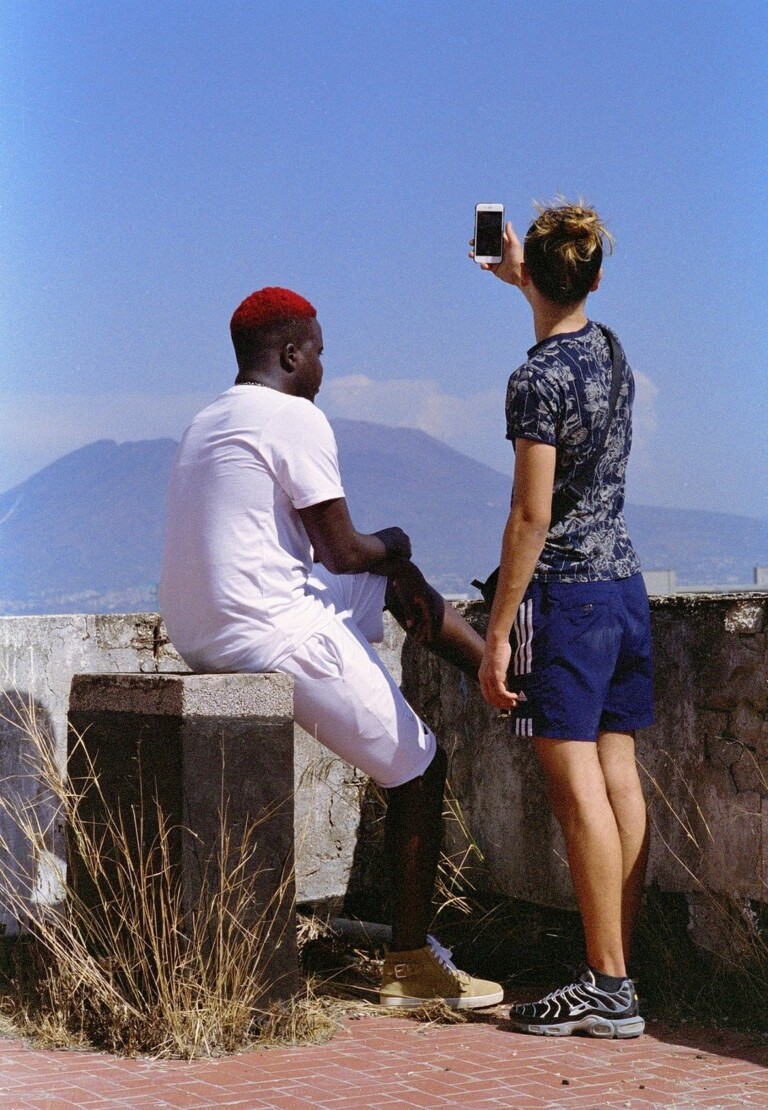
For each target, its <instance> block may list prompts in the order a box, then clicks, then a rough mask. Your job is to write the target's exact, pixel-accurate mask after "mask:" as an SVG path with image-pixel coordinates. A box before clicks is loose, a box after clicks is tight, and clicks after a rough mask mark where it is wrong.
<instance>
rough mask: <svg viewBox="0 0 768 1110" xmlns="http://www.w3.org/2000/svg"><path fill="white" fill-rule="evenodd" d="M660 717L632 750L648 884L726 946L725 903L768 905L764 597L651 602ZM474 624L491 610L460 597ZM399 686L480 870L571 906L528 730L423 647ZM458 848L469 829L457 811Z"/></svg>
mask: <svg viewBox="0 0 768 1110" xmlns="http://www.w3.org/2000/svg"><path fill="white" fill-rule="evenodd" d="M651 608H652V621H653V638H654V651H655V670H656V724H655V725H654V726H653V727H652V728H649V729H646V730H644V731H643V732H642V733H641V734H639V736H638V742H637V753H638V759H639V762H640V765H641V768H642V775H643V779H644V783H645V793H646V797H647V799H648V803H649V809H650V814H651V825H652V842H651V856H650V862H649V869H648V883H649V884H655V885H656V886H657V887H658V888H659V889H660V890H661V891H664V892H671V893H682V894H684V895H686V897H687V899H688V902H689V906H690V908H691V924H692V932H693V936H694V939H695V940H697V941H698V942H699V943H701V944H703V945H704V946H708V947H715V948H722V947H723V946H724V945H725V944H727V943H728V937H727V934H728V930H729V929H730V922H731V919H732V915H733V913H737V914H741V915H742V916H744V917H746V918H747V919H748V918H749V916H750V914H752V915H754V914H755V912H756V910H757V909H759V907H758V906H756V903H760V904H761V905H764V904H765V903H768V635H767V634H768V597H766V595H765V594H752V595H744V594H739V595H731V596H727V595H679V596H672V597H664V598H654V599H653V601H652V605H651ZM466 612H467V616H468V617H469V619H470V620H471V621H472V622H473V623H475V624H476V625H477V627H478V628H479V629H480V630H482V628H483V626H484V622H485V619H486V615H485V609H484V607H483V606H482V605H479V604H470V605H468V606H466ZM403 670H404V675H405V683H404V688H405V689H406V691H407V693H408V696H409V697H410V698H411V699H412V700H413V702H414V703H418V705H419V707H420V709H421V711H422V712H423V714H425V715H426V717H427V720H428V721H429V723H430V724H431V725H432V727H434V728H436V730H437V732H438V735H439V736H440V738H441V740H442V742H443V743H444V745H445V746H446V748H447V750H448V752H449V755H450V767H451V769H450V777H451V782H452V785H453V790H454V791H455V794H456V797H457V800H458V803H459V805H460V806H461V809H462V812H463V816H464V818H465V819H466V822H467V827H468V830H469V834H470V837H471V839H473V840H474V841H475V842H476V844H477V846H478V848H479V849H480V852H481V853H482V856H483V858H484V865H483V868H482V869H481V879H482V877H483V876H484V879H485V881H486V882H487V883H488V884H489V885H490V886H492V887H493V888H495V889H497V890H500V891H501V892H503V893H504V894H506V895H508V896H510V897H514V898H520V899H525V900H528V901H531V902H536V903H539V904H543V905H551V906H558V907H563V908H570V907H573V906H574V901H573V895H572V891H571V885H570V880H569V876H568V867H567V863H566V859H565V850H564V845H563V842H562V838H561V835H560V831H559V829H558V827H557V825H556V822H555V821H554V819H553V818H552V816H551V814H550V812H549V807H548V805H547V802H546V798H545V794H544V783H543V778H542V774H541V771H540V770H539V767H538V765H537V762H536V759H535V757H534V755H533V753H532V751H531V747H530V745H529V744H528V743H527V742H525V741H524V740H519V739H516V738H515V737H514V736H513V735H512V733H511V730H510V726H509V722H508V721H507V720H504V719H503V718H500V717H499V715H498V713H497V712H496V711H495V710H492V709H490V708H489V707H488V706H487V705H486V704H485V702H484V701H483V699H482V697H481V696H480V693H479V689H478V687H477V685H476V684H474V683H471V682H467V681H466V680H465V679H462V678H458V677H457V675H456V672H455V671H453V670H452V669H451V668H449V667H448V666H446V665H445V664H440V663H438V662H437V661H435V660H434V659H433V658H431V657H429V656H428V655H427V654H426V653H425V652H424V651H422V650H421V649H419V648H417V647H413V646H411V645H407V646H406V649H405V652H404V656H403ZM449 828H450V830H452V840H453V844H452V847H453V849H454V850H455V851H456V852H457V853H458V854H461V852H462V851H463V850H464V849H465V848H466V845H467V838H466V836H465V835H464V834H463V833H462V832H461V830H460V828H459V825H458V823H456V822H451V823H450V825H449Z"/></svg>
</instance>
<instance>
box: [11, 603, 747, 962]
mask: <svg viewBox="0 0 768 1110" xmlns="http://www.w3.org/2000/svg"><path fill="white" fill-rule="evenodd" d="M462 608H463V609H465V611H466V612H467V615H468V617H469V618H470V620H471V621H473V622H474V623H476V624H477V625H478V627H480V628H482V625H483V623H484V620H485V610H484V607H483V606H482V604H480V603H469V604H464V605H463V606H462ZM652 618H653V631H654V643H655V653H656V679H657V681H656V685H657V723H656V725H654V726H653V728H650V729H647V730H645V731H644V733H643V734H642V735H641V736H640V737H639V738H638V757H639V760H640V763H641V765H642V768H643V773H644V777H645V783H646V795H647V798H648V801H649V806H650V811H651V818H652V824H653V840H652V850H651V861H650V867H649V876H648V879H649V883H653V884H656V885H657V886H658V887H659V889H661V890H662V891H669V892H675V893H682V894H684V895H685V896H686V897H687V898H688V902H689V905H690V906H691V916H692V926H693V934H694V937H695V939H697V940H698V941H699V942H700V943H702V944H706V945H711V946H717V947H720V946H721V944H722V943H727V939H725V940H724V938H727V929H728V927H729V921H730V918H731V916H732V914H733V913H738V914H741V915H742V916H747V917H748V916H749V914H750V913H754V912H755V908H756V904H757V903H760V904H765V903H767V902H768V860H767V859H766V854H767V852H768V595H766V594H758V593H755V594H752V595H744V594H740V595H732V596H727V595H712V596H704V595H680V596H671V597H664V598H657V599H654V601H653V602H652ZM386 629H387V633H386V634H387V639H386V641H385V643H384V644H383V645H381V646H380V654H381V655H382V657H383V659H384V661H385V663H386V664H387V666H389V668H390V669H391V670H392V672H393V673H394V674H395V676H396V678H398V680H400V677H401V674H400V663H401V646H402V634H401V633H400V630H399V629H398V628H397V626H395V625H394V624H393V623H392V622H390V621H388V622H387V624H386ZM0 658H1V659H2V662H0V667H4V669H3V671H2V674H3V676H4V677H3V685H4V687H5V689H6V690H11V691H16V694H14V695H13V696H18V697H21V698H25V699H31V700H32V702H33V704H34V706H35V707H36V710H37V712H38V713H39V714H40V717H41V719H42V720H43V721H44V722H45V723H47V724H48V725H49V727H50V729H51V732H52V735H53V737H54V741H55V744H56V747H57V751H59V752H60V753H61V758H62V759H63V758H64V752H65V751H66V704H67V697H68V694H69V685H70V681H71V676H72V674H74V673H78V672H79V673H94V672H103V671H114V672H131V671H143V672H151V671H161V672H162V671H173V670H178V669H179V668H180V661H179V659H178V657H177V656H176V654H175V653H174V651H173V649H172V648H171V647H170V645H169V644H168V642H167V640H166V638H165V635H164V631H163V627H162V624H161V622H160V621H159V618H157V617H156V616H155V615H152V614H134V615H130V616H102V617H94V616H89V617H78V616H66V617H6V618H1V619H0ZM402 680H403V685H404V689H405V690H406V693H407V695H408V696H409V698H410V699H411V700H412V702H413V704H414V705H416V706H417V707H418V708H419V709H420V711H421V712H422V714H423V716H424V717H425V719H426V720H427V721H428V723H429V724H430V725H431V726H432V727H433V728H434V729H435V731H436V732H437V734H438V737H439V738H440V740H441V741H442V743H443V744H444V745H445V747H446V749H447V750H448V752H449V755H450V760H451V780H452V785H453V790H454V792H455V795H456V798H457V801H458V804H459V806H460V807H461V811H462V815H463V817H464V819H465V821H466V824H467V830H468V833H469V835H470V836H471V838H472V839H473V840H474V841H475V842H476V844H477V846H478V848H479V849H480V851H481V852H482V855H483V859H484V862H483V865H482V869H481V872H480V875H479V878H480V879H481V880H482V881H485V882H487V883H488V884H489V885H492V886H493V887H495V888H497V889H499V890H501V891H502V892H504V893H506V894H507V895H509V896H511V897H514V898H521V899H525V900H528V901H531V902H537V903H539V904H543V905H552V906H564V907H565V906H572V905H573V898H572V893H571V885H570V879H569V876H568V868H567V865H566V862H565V853H564V849H563V845H562V841H561V838H560V833H559V830H558V828H557V826H556V823H555V821H554V820H553V818H552V817H551V816H550V813H549V807H548V806H547V803H546V799H545V797H544V789H543V780H542V776H541V773H540V771H539V768H538V765H537V764H536V761H535V758H534V757H533V755H532V752H531V750H530V746H529V745H528V744H526V743H525V741H521V740H515V739H514V737H512V736H511V735H510V729H509V723H508V722H507V721H505V720H504V719H501V718H499V716H498V714H497V713H496V711H494V710H491V709H489V708H488V706H486V704H485V703H484V702H483V700H482V698H481V697H480V693H479V689H478V687H477V684H476V683H474V682H472V681H470V680H467V679H466V678H464V677H463V676H461V675H460V674H459V673H458V672H457V671H456V670H455V669H454V668H452V667H450V666H449V665H447V664H442V663H438V662H437V661H436V660H435V659H433V658H432V657H431V656H429V655H428V654H427V653H426V652H424V651H423V650H421V649H419V648H417V647H415V646H412V645H406V647H405V650H404V651H403V653H402ZM6 715H7V714H6ZM24 750H25V745H24V739H23V737H22V736H21V734H20V733H19V731H18V729H16V728H14V727H13V725H12V724H10V723H9V722H8V721H5V722H3V721H0V775H1V776H2V778H3V781H4V782H8V781H9V780H10V779H11V778H12V779H13V780H14V781H15V783H16V787H15V788H16V789H20V790H21V791H22V793H24V795H25V797H27V798H28V799H34V797H35V791H36V789H37V786H36V783H35V781H34V776H33V775H32V776H30V774H29V769H28V767H26V765H25V763H24ZM295 765H296V799H297V805H296V818H295V821H296V826H295V827H296V856H297V895H298V898H299V900H300V901H312V902H322V901H333V900H335V899H339V898H341V897H342V896H343V895H344V893H345V891H346V889H347V886H348V884H349V876H350V869H351V867H352V864H353V856H356V861H357V862H359V861H361V860H362V861H363V862H362V866H364V860H365V850H364V845H361V844H359V843H358V839H363V838H362V837H361V838H358V828H359V826H360V802H361V798H362V797H363V792H364V788H365V781H364V779H363V778H362V777H361V776H360V775H359V774H358V773H357V772H356V771H355V770H354V769H353V768H351V767H349V765H347V764H345V763H343V762H342V761H341V760H339V759H336V758H334V757H332V756H330V755H329V754H328V753H327V752H326V751H325V749H323V748H321V747H320V746H319V745H318V744H317V743H316V741H314V740H313V739H312V738H311V737H309V736H307V735H306V734H304V733H301V732H300V730H297V734H296V759H295ZM19 784H20V785H19ZM40 804H41V805H42V804H44V802H43V800H42V799H41V801H40ZM0 831H2V832H4V833H5V835H6V837H7V838H10V841H11V844H12V847H13V849H14V850H15V851H17V852H19V853H23V852H24V845H23V843H22V842H21V841H19V840H18V839H17V840H16V841H14V840H13V830H12V829H10V830H6V829H4V828H3V829H2V830H0ZM366 835H368V833H367V832H366ZM449 837H450V840H451V844H452V847H453V848H454V849H455V850H456V851H457V852H463V851H464V849H465V848H466V843H467V840H466V835H465V834H464V833H461V832H460V830H459V824H458V823H456V822H450V823H449ZM60 843H61V840H60V837H59V835H58V833H57V834H56V835H55V836H53V837H52V845H51V850H52V851H53V852H58V851H59V846H60ZM36 867H37V872H36V873H37V875H38V879H37V885H38V896H39V897H41V898H44V897H45V889H46V877H45V860H42V861H36ZM758 908H759V907H758Z"/></svg>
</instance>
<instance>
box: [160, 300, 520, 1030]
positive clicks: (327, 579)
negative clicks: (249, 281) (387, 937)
mask: <svg viewBox="0 0 768 1110" xmlns="http://www.w3.org/2000/svg"><path fill="white" fill-rule="evenodd" d="M230 330H231V334H232V342H233V344H234V348H235V355H236V358H237V365H238V371H239V372H238V375H237V378H236V380H235V384H234V385H233V386H232V387H231V388H230V389H228V390H226V391H225V392H224V393H222V394H221V396H219V397H218V398H217V399H216V400H215V401H214V402H213V403H212V404H210V405H209V406H208V407H207V408H205V409H203V411H202V412H200V413H198V415H197V416H196V417H195V419H194V420H193V421H192V424H191V425H190V427H189V428H188V429H187V431H186V432H185V434H184V437H183V439H182V442H181V446H180V448H179V451H178V454H177V456H176V460H175V463H174V467H173V473H172V476H171V483H170V488H169V493H168V506H167V523H166V541H165V551H164V558H163V570H162V575H161V582H160V608H161V611H162V614H163V618H164V620H165V623H166V627H167V628H168V632H169V635H170V637H171V639H172V641H173V643H174V645H175V646H176V648H177V649H178V651H179V653H180V654H181V656H182V657H183V658H184V660H185V661H186V662H187V663H188V665H189V666H190V667H191V668H192V670H194V671H198V672H211V671H238V672H260V671H272V670H280V671H284V672H286V673H288V674H290V675H292V676H293V680H294V712H295V717H296V720H297V722H298V723H299V724H300V725H301V727H302V728H304V729H305V730H306V731H307V732H308V733H310V734H311V735H313V736H315V737H316V738H317V739H318V740H320V742H321V743H323V744H324V745H325V746H326V747H328V748H329V749H330V750H331V751H333V752H334V753H335V754H336V755H339V756H341V757H342V758H343V759H346V760H347V761H348V762H350V763H352V764H353V765H354V766H356V767H359V768H360V769H361V770H363V771H364V772H365V773H366V774H368V775H370V777H371V778H372V779H373V780H374V781H375V782H377V783H378V784H379V785H380V786H382V787H384V788H385V789H386V790H387V792H388V806H387V817H386V842H387V846H388V849H389V855H390V859H391V862H392V869H393V907H394V909H393V922H392V941H393V950H392V951H391V952H389V953H388V955H387V957H386V959H385V961H384V971H383V980H382V985H381V991H380V1001H381V1002H382V1004H383V1005H386V1006H402V1007H417V1006H420V1005H422V1004H423V1003H424V1002H425V1001H429V1000H433V999H442V1000H444V1001H445V1002H446V1003H447V1004H448V1005H449V1006H451V1007H455V1008H462V1009H472V1008H475V1007H480V1006H490V1005H494V1004H495V1003H498V1002H500V1001H501V1000H502V991H501V988H500V987H499V986H498V984H496V983H489V982H485V981H483V980H479V979H473V978H471V977H470V976H469V975H467V974H466V973H464V972H462V971H459V970H458V969H457V968H456V967H455V966H454V964H453V963H452V961H451V959H450V953H448V952H447V951H446V950H445V949H443V948H441V947H440V945H438V944H437V942H436V941H434V940H433V939H432V938H428V936H427V929H428V927H429V923H430V920H431V901H432V895H433V891H434V884H435V876H436V871H437V863H438V858H439V852H440V843H441V834H442V804H443V787H444V781H445V771H446V757H445V753H444V752H443V751H442V749H441V748H438V747H437V744H436V742H435V737H434V734H433V733H432V732H431V731H430V729H429V728H428V727H427V726H426V725H425V724H424V723H423V722H422V721H421V720H419V718H418V717H417V716H416V714H415V713H414V711H413V710H412V709H411V707H410V706H409V705H408V703H407V702H406V701H405V699H404V698H403V696H402V694H401V692H400V690H399V689H398V687H397V686H396V684H395V683H394V681H393V680H392V677H391V676H390V675H389V673H388V672H387V670H386V669H385V667H384V666H383V664H382V663H381V661H380V660H379V658H378V656H377V655H376V653H375V652H374V651H373V649H372V648H371V646H370V643H371V642H376V641H377V640H380V639H381V638H382V636H383V624H382V610H383V607H384V605H385V602H386V604H387V606H388V607H389V608H390V609H391V610H392V611H393V613H394V615H395V616H396V617H397V619H398V620H400V622H401V623H402V624H403V625H404V627H406V629H407V630H408V631H409V632H410V633H411V634H413V635H414V636H415V637H416V638H417V639H419V640H420V641H421V642H423V643H426V644H428V645H429V646H430V647H432V648H433V649H434V650H435V651H437V652H438V653H440V654H442V655H443V656H444V657H446V658H449V659H451V661H453V662H455V663H457V664H458V665H459V666H462V667H464V668H465V669H466V670H467V671H469V672H470V673H472V674H476V673H477V667H478V665H479V662H480V659H481V658H482V652H483V642H482V640H481V639H480V637H479V636H478V635H477V633H475V632H474V631H473V630H472V629H471V628H470V627H469V625H468V624H467V623H466V622H465V621H464V620H463V618H462V617H461V616H460V615H459V614H458V613H457V612H456V610H454V609H453V608H452V607H451V606H446V605H445V603H444V602H443V599H442V598H441V597H440V595H439V594H438V593H437V592H436V591H435V590H433V589H432V588H431V587H430V586H429V585H428V584H427V583H426V581H425V580H424V578H423V576H422V575H421V573H420V572H419V571H418V569H417V568H416V566H415V565H414V564H413V563H412V562H411V561H410V555H411V545H410V540H409V539H408V537H407V536H406V534H405V533H404V532H403V531H402V530H401V529H400V528H394V527H393V528H384V529H382V530H381V531H379V532H375V533H373V534H370V535H369V534H363V533H360V532H358V531H357V530H356V529H355V527H354V525H353V523H352V521H351V519H350V515H349V511H348V509H347V503H346V500H345V497H344V489H343V487H342V484H341V477H340V474H339V467H338V459H337V452H336V442H335V439H334V435H333V431H332V430H331V426H330V424H329V423H328V421H327V419H326V417H325V416H324V415H323V413H322V412H321V411H320V410H319V409H318V408H316V407H315V405H314V400H315V397H316V395H317V392H318V390H319V389H320V384H321V382H322V376H323V367H322V363H321V360H320V356H321V354H322V350H323V336H322V332H321V330H320V325H319V323H318V321H317V313H316V311H315V309H314V308H313V306H312V305H311V304H310V303H309V301H307V300H305V299H304V298H303V297H300V296H298V295H297V294H296V293H293V292H291V291H290V290H287V289H279V288H267V289H262V290H260V291H258V292H256V293H253V294H252V295H251V296H250V297H248V298H246V300H244V301H243V303H242V304H241V305H240V306H239V308H238V309H237V310H236V311H235V313H234V315H233V317H232V321H231V325H230Z"/></svg>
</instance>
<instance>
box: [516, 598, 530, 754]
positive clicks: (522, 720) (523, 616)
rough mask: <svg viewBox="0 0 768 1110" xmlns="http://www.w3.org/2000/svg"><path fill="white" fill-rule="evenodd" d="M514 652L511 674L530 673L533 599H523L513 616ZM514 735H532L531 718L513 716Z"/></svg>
mask: <svg viewBox="0 0 768 1110" xmlns="http://www.w3.org/2000/svg"><path fill="white" fill-rule="evenodd" d="M515 643H516V648H515V654H514V659H513V661H512V673H513V674H521V675H522V674H530V673H531V664H532V662H533V648H532V644H533V601H532V599H531V598H529V599H528V601H524V602H523V603H522V605H521V606H520V608H519V609H518V610H517V616H516V617H515ZM515 736H533V718H532V717H516V718H515Z"/></svg>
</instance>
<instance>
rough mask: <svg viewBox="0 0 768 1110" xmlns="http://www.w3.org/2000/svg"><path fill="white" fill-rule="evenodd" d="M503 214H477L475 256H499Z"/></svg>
mask: <svg viewBox="0 0 768 1110" xmlns="http://www.w3.org/2000/svg"><path fill="white" fill-rule="evenodd" d="M503 220H504V214H503V212H482V211H481V212H478V213H477V235H476V236H475V254H476V255H480V256H481V257H485V258H488V257H494V256H500V255H501V245H502V233H503V230H504V229H503V226H502V225H503Z"/></svg>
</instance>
